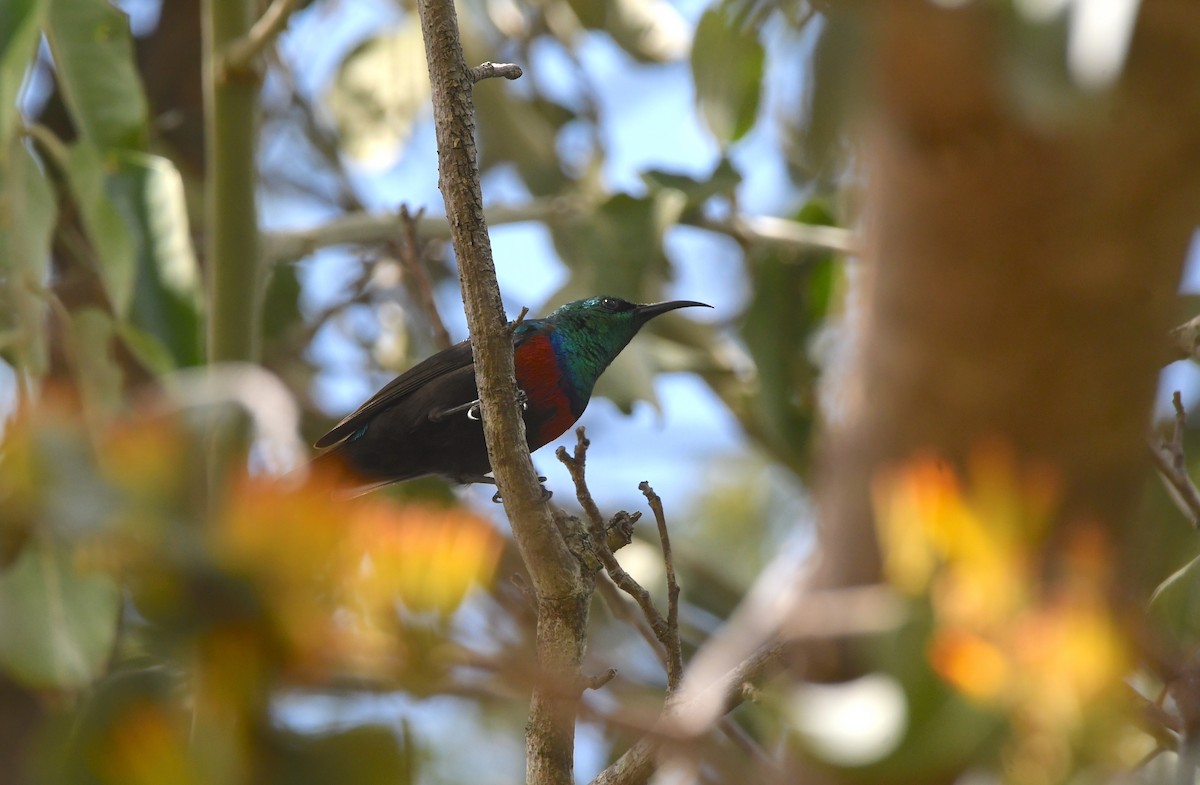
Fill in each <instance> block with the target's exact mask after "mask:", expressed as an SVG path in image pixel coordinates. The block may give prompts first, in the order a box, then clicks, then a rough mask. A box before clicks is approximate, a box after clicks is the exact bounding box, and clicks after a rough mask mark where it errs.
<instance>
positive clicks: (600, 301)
mask: <svg viewBox="0 0 1200 785" xmlns="http://www.w3.org/2000/svg"><path fill="white" fill-rule="evenodd" d="M691 307H703V308H711V307H712V306H710V305H708V304H706V303H699V302H696V301H694V300H671V301H669V302H665V303H651V304H648V305H639V304H637V303H631V302H629V301H628V300H622V299H621V298H620V297H611V296H604V295H602V296H598V297H589V298H588V299H586V300H576V301H575V302H571V303H567V304H566V305H564V306H562V307H561V308H559V309H558V310H556V311H554V312H553V313H551V314H550V315H549V316H547V317H546V318H545V319H544V320H543V321H544V322H548V323H550V324H552V325H553V327H554V331H553V341H554V347H555V352H556V353H557V354H558V356H559V359H560V364H561V366H562V367H563V368H564V370H565V371H567V372H568V373H569V374H570V375H571V377H572V381H573V382H574V386H575V388H576V391H577V393H578V394H579V395H582V396H589V395H591V391H592V387H593V385H595V383H596V379H598V378H599V377H600V374H601V373H603V372H604V369H605V368H607V367H608V365H609V363H611V362H612V361H613V360H615V359H616V357H617V355H618V354H620V353H621V350H622V349H624V348H625V346H626V345H628V343H629V342H630V341H631V340H632V339H633V336H635V335H637V332H638V330H640V329H642V326H643V325H645V324H646V322H648V321H650V320H651V319H653V318H654V317H656V316H661V315H662V314H664V313H668V312H669V311H674V310H676V309H677V308H691Z"/></svg>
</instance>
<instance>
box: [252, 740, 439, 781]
mask: <svg viewBox="0 0 1200 785" xmlns="http://www.w3.org/2000/svg"><path fill="white" fill-rule="evenodd" d="M274 741H275V750H276V753H277V757H276V764H275V766H273V769H274V770H273V772H272V773H273V775H274V776H273V777H271V780H270V781H271V782H277V783H279V785H305V783H312V785H325V783H330V782H344V783H353V785H410V784H411V783H412V782H414V781H415V772H414V766H413V761H412V758H411V752H410V751H409V750H408V749H406V748H405V746H403V745H402V744H401V741H400V739H398V738H397V737H396V731H395V729H394V728H387V727H383V726H381V725H359V726H357V727H353V728H348V729H346V730H339V731H332V732H329V733H321V734H302V733H287V732H282V731H281V732H278V733H276V734H275V739H274Z"/></svg>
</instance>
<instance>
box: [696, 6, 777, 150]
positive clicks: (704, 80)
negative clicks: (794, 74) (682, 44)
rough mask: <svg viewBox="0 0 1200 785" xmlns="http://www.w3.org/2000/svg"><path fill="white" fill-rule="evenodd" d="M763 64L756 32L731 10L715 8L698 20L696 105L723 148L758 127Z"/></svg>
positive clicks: (761, 50)
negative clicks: (752, 127)
mask: <svg viewBox="0 0 1200 785" xmlns="http://www.w3.org/2000/svg"><path fill="white" fill-rule="evenodd" d="M764 60H765V56H764V52H763V47H762V44H761V43H759V40H758V33H757V31H756V30H755V29H754V28H753V27H750V26H747V25H743V24H742V23H741V20H739V19H738V18H737V15H736V14H734V13H732V12H731V9H729V8H727V7H724V6H717V7H715V8H710V9H709V10H708V11H705V12H704V14H703V15H702V16H701V17H700V22H699V24H697V25H696V37H695V40H694V41H693V42H692V78H693V80H694V81H695V84H696V104H697V105H698V106H699V108H700V114H701V115H702V116H703V117H704V121H705V123H707V124H708V129H709V130H710V131H711V132H712V134H713V136H715V137H716V138H717V141H718V142H720V143H721V144H722V145H727V144H729V143H730V142H733V141H736V140H737V139H739V138H741V137H742V136H743V135H744V134H745V133H746V132H747V131H749V130H750V127H751V126H752V125H754V119H755V117H756V116H757V115H758V99H759V93H760V91H761V87H762V78H763V62H764Z"/></svg>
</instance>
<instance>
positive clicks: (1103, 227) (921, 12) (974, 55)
mask: <svg viewBox="0 0 1200 785" xmlns="http://www.w3.org/2000/svg"><path fill="white" fill-rule="evenodd" d="M1142 5H1143V7H1142V9H1141V17H1140V19H1139V23H1138V28H1137V30H1136V32H1135V36H1134V40H1133V44H1132V48H1131V51H1130V55H1129V58H1128V61H1127V63H1126V68H1125V72H1124V74H1123V76H1122V78H1121V81H1120V83H1119V84H1118V85H1117V86H1116V87H1115V88H1114V89H1113V91H1112V94H1111V95H1109V96H1104V97H1102V98H1100V99H1099V100H1097V102H1096V103H1097V106H1096V107H1093V108H1094V109H1095V111H1092V112H1090V113H1088V114H1086V115H1085V116H1081V117H1079V118H1078V120H1077V121H1076V120H1075V119H1072V120H1070V121H1069V122H1068V123H1065V124H1059V125H1058V126H1055V127H1053V128H1052V127H1050V126H1048V125H1046V124H1042V125H1041V126H1040V127H1035V125H1034V124H1031V123H1030V122H1027V121H1026V120H1025V119H1024V118H1023V117H1021V116H1019V115H1020V113H1019V112H1018V111H1017V109H1016V107H1015V105H1014V102H1013V100H1012V95H1011V93H1010V92H1009V90H1008V89H1007V87H1006V84H1005V81H1004V80H1005V78H1006V75H1005V73H1004V70H1003V68H1002V47H1003V46H1004V41H1003V40H1002V38H1001V36H1002V34H1003V25H1002V21H1003V20H1002V19H1001V18H1000V14H1002V13H1011V11H1003V10H1001V9H999V8H997V7H996V6H994V5H993V4H978V3H977V4H971V5H968V6H966V7H965V8H962V9H958V10H952V11H951V10H944V9H939V8H938V7H936V6H935V5H934V4H933V3H928V2H916V1H915V0H912V1H910V0H904V1H902V2H892V3H871V4H863V5H862V6H861V7H862V8H863V12H864V14H865V17H866V22H867V28H868V33H869V34H868V40H869V45H868V51H867V53H866V57H867V70H868V75H869V76H868V79H869V88H870V96H869V100H868V105H869V106H870V107H871V112H870V115H869V117H868V118H866V120H867V122H866V126H865V129H864V130H865V137H864V144H863V145H862V149H863V150H864V151H865V156H866V159H867V171H868V178H867V179H868V183H869V185H868V203H869V209H868V211H867V215H868V218H867V225H866V234H867V244H868V250H867V253H866V258H865V260H864V272H863V275H862V276H860V278H861V280H860V283H861V288H860V289H859V291H858V292H857V295H856V296H857V305H858V309H857V314H856V316H855V317H854V318H855V319H856V320H857V321H856V324H855V331H856V337H855V339H854V349H853V350H852V351H853V352H854V356H853V358H852V359H851V360H850V362H849V363H848V366H847V367H848V368H849V370H848V372H847V374H846V375H845V377H844V378H843V379H842V380H841V382H840V385H841V386H839V387H837V388H836V389H834V390H833V393H834V395H835V396H836V399H837V400H838V401H839V402H841V403H842V404H843V405H844V407H845V408H844V409H843V410H842V412H841V415H840V416H839V417H838V418H837V420H836V422H834V423H833V424H832V425H831V427H830V432H829V433H827V440H826V453H825V463H824V476H823V478H822V483H821V486H820V487H821V488H822V492H823V497H822V500H821V501H822V521H821V524H822V527H823V529H822V537H823V562H822V564H821V566H820V569H819V571H818V574H817V577H816V582H817V584H818V585H820V586H845V585H852V584H858V583H867V582H871V581H875V580H877V579H878V577H879V570H880V562H879V558H878V554H877V552H876V549H875V547H874V544H873V543H874V541H875V537H874V527H873V523H872V517H871V509H870V504H871V494H870V484H871V482H872V479H873V477H874V476H875V475H876V473H877V471H878V470H879V469H880V468H882V467H886V466H890V465H893V464H896V463H899V462H902V461H904V460H906V459H908V458H910V457H912V456H913V455H914V453H916V452H918V451H922V450H927V451H928V450H932V451H936V452H938V453H940V454H942V455H943V456H944V457H946V458H948V459H950V460H952V461H955V462H959V463H961V462H962V461H963V459H964V458H965V457H966V456H967V455H968V454H969V453H970V451H971V450H972V449H973V448H975V447H977V446H978V445H979V444H980V443H981V442H986V441H988V440H992V441H996V440H999V441H1002V442H1004V443H1006V444H1007V445H1008V446H1009V447H1010V448H1012V450H1013V451H1014V452H1015V456H1016V458H1017V460H1018V461H1019V462H1020V463H1021V464H1022V465H1028V464H1032V463H1041V464H1049V465H1050V466H1052V467H1054V468H1055V469H1056V470H1057V471H1058V473H1059V474H1060V475H1061V479H1062V480H1063V484H1064V489H1063V490H1064V494H1065V509H1064V510H1063V511H1062V514H1061V516H1060V517H1059V519H1058V521H1057V525H1058V526H1059V531H1060V532H1061V531H1062V529H1063V527H1065V526H1066V525H1068V524H1070V523H1071V522H1073V521H1078V520H1080V519H1081V518H1087V519H1090V520H1094V521H1097V522H1100V523H1101V524H1102V525H1103V526H1104V527H1105V528H1106V530H1107V532H1108V534H1109V536H1110V540H1111V542H1112V543H1113V544H1114V545H1115V546H1116V547H1115V552H1116V553H1117V554H1119V556H1118V559H1119V560H1120V561H1121V562H1122V563H1121V564H1120V565H1118V569H1119V570H1120V571H1121V572H1122V575H1121V578H1122V581H1123V583H1122V585H1123V588H1125V589H1129V588H1130V587H1131V585H1132V584H1136V583H1137V579H1138V577H1139V574H1138V573H1139V565H1138V563H1137V562H1138V557H1139V548H1138V542H1139V538H1145V537H1147V536H1148V533H1147V532H1144V531H1138V530H1136V528H1135V527H1134V526H1133V525H1132V524H1133V523H1134V518H1135V513H1136V509H1137V504H1138V501H1139V497H1140V492H1141V489H1142V486H1143V482H1144V480H1145V468H1146V464H1147V462H1146V460H1145V458H1146V441H1145V436H1146V432H1147V428H1148V423H1149V415H1150V412H1151V403H1152V396H1153V393H1154V390H1155V384H1156V380H1157V376H1158V371H1159V369H1160V367H1161V365H1162V362H1163V356H1162V353H1161V352H1160V350H1159V349H1160V345H1162V344H1163V342H1164V334H1165V332H1166V330H1167V329H1168V326H1169V322H1170V321H1171V318H1172V316H1173V298H1174V296H1175V293H1176V288H1177V285H1178V282H1179V280H1180V274H1181V270H1182V267H1183V262H1184V259H1185V256H1186V252H1187V248H1188V243H1189V241H1190V238H1191V236H1192V233H1193V231H1194V229H1195V227H1196V223H1197V218H1198V217H1200V4H1196V3H1194V2H1190V1H1189V2H1184V1H1182V0H1146V1H1145V2H1143V4H1142ZM1158 577H1159V578H1161V575H1159V576H1158ZM1129 596H1130V599H1133V598H1134V597H1136V598H1144V596H1145V595H1144V593H1138V594H1136V595H1129ZM838 672H839V671H838V670H837V668H836V667H835V668H834V670H831V671H828V672H826V673H825V674H824V675H825V676H829V677H836V676H837V675H838Z"/></svg>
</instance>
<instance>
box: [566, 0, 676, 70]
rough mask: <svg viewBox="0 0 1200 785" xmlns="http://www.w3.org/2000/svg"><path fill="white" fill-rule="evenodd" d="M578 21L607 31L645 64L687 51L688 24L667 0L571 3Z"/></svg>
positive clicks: (589, 0)
mask: <svg viewBox="0 0 1200 785" xmlns="http://www.w3.org/2000/svg"><path fill="white" fill-rule="evenodd" d="M568 2H569V3H570V6H571V10H572V11H574V12H575V14H576V16H577V17H578V18H579V21H580V22H581V23H582V24H583V25H584V26H585V27H587V28H589V29H592V30H604V31H605V32H607V33H608V34H609V35H610V36H612V39H613V41H615V42H616V44H617V45H618V46H620V47H621V48H622V49H624V50H625V51H626V52H627V53H629V54H630V55H632V56H633V57H635V58H637V59H638V60H641V61H643V62H655V63H665V62H670V61H672V60H678V59H679V58H680V57H682V56H683V55H684V54H685V53H686V52H687V23H686V22H684V21H683V17H682V16H681V15H680V13H679V11H678V10H676V8H675V7H674V5H672V4H671V3H669V2H667V1H666V0H609V1H608V2H603V3H598V2H596V0H568Z"/></svg>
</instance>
